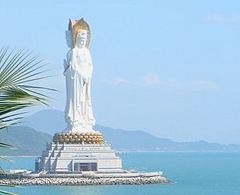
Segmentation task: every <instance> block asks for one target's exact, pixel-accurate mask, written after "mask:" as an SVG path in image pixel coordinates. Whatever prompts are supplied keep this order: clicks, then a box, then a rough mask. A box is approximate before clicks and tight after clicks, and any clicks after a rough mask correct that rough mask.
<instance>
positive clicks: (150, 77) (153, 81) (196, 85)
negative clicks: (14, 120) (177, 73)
mask: <svg viewBox="0 0 240 195" xmlns="http://www.w3.org/2000/svg"><path fill="white" fill-rule="evenodd" d="M105 83H108V84H111V85H130V86H141V87H158V88H172V89H178V90H183V89H188V90H213V91H216V90H219V89H220V88H219V86H218V85H217V83H216V82H214V81H210V80H198V79H197V80H188V81H183V80H162V79H160V77H159V75H158V74H157V73H154V72H149V73H147V74H146V75H145V76H143V77H142V78H140V79H136V80H130V79H127V78H124V77H116V78H113V79H110V80H108V81H107V82H106V81H105Z"/></svg>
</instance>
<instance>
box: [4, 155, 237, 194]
mask: <svg viewBox="0 0 240 195" xmlns="http://www.w3.org/2000/svg"><path fill="white" fill-rule="evenodd" d="M120 156H121V158H122V160H123V167H124V168H127V169H136V170H141V171H163V173H164V175H165V176H167V177H168V178H169V179H170V180H171V181H172V183H171V184H151V185H116V186H113V185H112V186H111V185H99V186H19V187H13V188H7V189H6V188H1V189H4V190H8V191H11V192H15V193H18V194H23V195H48V194H49V195H240V153H237V152H236V153H222V152H219V153H214V152H188V153H185V152H129V153H120ZM11 159H12V160H13V161H14V162H13V163H7V162H3V161H0V163H1V165H2V167H4V168H5V169H10V168H30V169H33V168H34V159H35V158H34V157H11Z"/></svg>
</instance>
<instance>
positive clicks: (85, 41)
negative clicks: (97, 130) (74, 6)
mask: <svg viewBox="0 0 240 195" xmlns="http://www.w3.org/2000/svg"><path fill="white" fill-rule="evenodd" d="M66 39H67V43H68V46H69V47H70V50H69V51H68V53H67V59H66V60H64V68H65V70H64V75H65V77H66V88H67V91H66V94H67V99H66V108H65V119H66V122H67V124H68V126H67V129H66V130H67V131H68V132H93V131H94V130H93V125H94V124H95V118H94V116H93V111H92V104H91V78H92V71H93V64H92V59H91V55H90V52H89V49H88V46H89V42H90V27H89V25H88V23H87V22H86V21H84V19H83V18H82V19H80V20H70V21H69V27H68V31H66Z"/></svg>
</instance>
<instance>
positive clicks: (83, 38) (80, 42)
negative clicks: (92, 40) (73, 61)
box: [76, 30, 88, 48]
mask: <svg viewBox="0 0 240 195" xmlns="http://www.w3.org/2000/svg"><path fill="white" fill-rule="evenodd" d="M87 39H88V32H87V31H86V30H81V31H79V33H78V34H77V39H76V46H77V47H78V48H81V47H86V44H87Z"/></svg>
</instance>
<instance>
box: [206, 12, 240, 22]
mask: <svg viewBox="0 0 240 195" xmlns="http://www.w3.org/2000/svg"><path fill="white" fill-rule="evenodd" d="M207 20H208V21H209V22H215V23H226V24H227V23H231V24H239V23H240V16H239V15H223V14H212V15H209V16H207Z"/></svg>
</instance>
